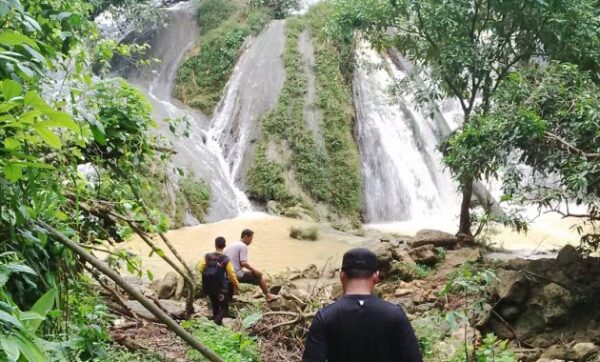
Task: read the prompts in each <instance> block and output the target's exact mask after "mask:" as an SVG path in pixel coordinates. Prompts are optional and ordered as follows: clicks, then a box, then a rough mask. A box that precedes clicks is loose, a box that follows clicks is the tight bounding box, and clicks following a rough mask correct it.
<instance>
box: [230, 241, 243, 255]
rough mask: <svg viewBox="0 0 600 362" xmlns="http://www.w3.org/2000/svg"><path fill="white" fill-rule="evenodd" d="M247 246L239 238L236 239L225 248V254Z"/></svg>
mask: <svg viewBox="0 0 600 362" xmlns="http://www.w3.org/2000/svg"><path fill="white" fill-rule="evenodd" d="M245 246H246V244H244V243H242V242H241V241H239V240H238V241H234V242H233V243H231V244H229V246H227V247H226V248H225V254H227V251H230V250H237V249H240V248H243V247H245Z"/></svg>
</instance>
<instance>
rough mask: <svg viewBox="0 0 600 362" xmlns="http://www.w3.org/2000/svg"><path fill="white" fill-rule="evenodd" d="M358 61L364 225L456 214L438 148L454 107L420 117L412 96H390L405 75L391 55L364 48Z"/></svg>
mask: <svg viewBox="0 0 600 362" xmlns="http://www.w3.org/2000/svg"><path fill="white" fill-rule="evenodd" d="M357 57H358V63H359V66H358V67H357V69H356V71H355V75H354V81H353V85H354V87H353V88H354V100H355V106H356V112H357V138H358V145H359V150H360V154H361V163H362V175H363V195H364V197H363V199H364V216H365V219H366V221H367V222H371V223H378V222H391V221H406V220H414V219H423V218H428V217H431V216H440V215H445V216H447V217H448V218H452V219H453V218H454V215H455V214H456V213H457V212H458V210H459V208H458V198H457V194H456V187H455V186H454V185H453V183H452V180H451V178H450V175H449V174H448V173H447V172H445V171H444V170H443V167H442V165H441V162H440V157H441V155H440V154H439V152H438V151H437V150H436V147H437V145H438V144H439V142H440V139H441V137H443V136H444V135H445V134H447V132H448V131H449V130H450V126H449V125H448V122H447V121H446V119H445V117H444V116H450V117H452V116H454V115H456V114H457V111H456V108H455V107H453V106H449V105H445V106H444V107H442V109H441V112H442V113H440V112H438V111H437V110H436V109H435V108H434V109H433V111H434V114H435V116H434V117H428V116H426V115H424V114H423V113H424V112H423V111H421V110H420V109H419V108H418V107H417V105H416V101H415V99H414V94H404V95H392V92H391V89H392V87H393V86H394V85H395V84H398V81H399V80H400V79H403V78H404V77H405V75H406V73H405V71H404V70H401V69H400V67H398V66H397V65H396V64H394V62H392V61H391V60H390V58H389V57H387V56H385V57H382V56H380V55H379V54H377V52H375V51H374V50H372V49H371V48H370V47H369V46H368V45H367V44H364V45H363V46H361V47H360V49H359V51H358V52H357ZM373 65H375V66H374V67H373ZM404 93H407V92H404Z"/></svg>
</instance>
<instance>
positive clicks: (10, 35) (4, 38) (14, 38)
mask: <svg viewBox="0 0 600 362" xmlns="http://www.w3.org/2000/svg"><path fill="white" fill-rule="evenodd" d="M0 44H3V45H22V44H27V45H29V46H30V47H32V48H34V49H39V47H38V45H37V43H36V42H35V40H33V39H31V38H30V37H28V36H27V35H24V34H21V33H18V32H16V31H11V30H4V31H2V32H0Z"/></svg>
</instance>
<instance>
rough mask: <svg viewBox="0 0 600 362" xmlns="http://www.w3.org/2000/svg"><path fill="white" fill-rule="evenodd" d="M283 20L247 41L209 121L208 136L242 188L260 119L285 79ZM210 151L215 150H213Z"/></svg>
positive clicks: (275, 99) (271, 105) (271, 24)
mask: <svg viewBox="0 0 600 362" xmlns="http://www.w3.org/2000/svg"><path fill="white" fill-rule="evenodd" d="M284 47H285V21H283V20H275V21H272V22H271V23H270V24H269V25H268V26H267V28H266V29H264V30H263V32H262V33H261V34H260V35H259V36H258V37H257V38H255V39H251V41H250V42H249V48H248V49H247V50H246V51H245V52H244V54H243V55H242V56H241V58H240V59H239V61H238V63H237V65H236V67H235V69H234V72H233V75H232V77H231V79H230V80H229V82H228V84H227V87H226V90H225V95H224V97H223V99H222V100H221V102H220V103H219V105H218V106H217V110H216V112H215V115H214V117H213V119H212V121H211V127H210V130H209V134H210V137H211V139H212V140H214V141H215V142H216V143H215V145H217V144H218V147H219V148H220V149H222V151H223V152H224V156H225V160H226V161H227V164H228V165H227V167H228V168H229V169H231V174H232V175H233V177H234V179H235V182H236V183H237V184H238V185H242V184H243V182H244V175H245V174H246V172H247V170H248V167H249V165H250V163H251V161H252V158H253V155H254V152H253V147H252V145H253V143H254V142H255V141H256V140H257V139H258V137H260V126H259V120H260V117H261V116H262V115H263V114H264V113H265V112H267V111H269V110H270V109H271V108H273V106H274V105H275V104H276V103H277V98H278V97H279V93H280V92H281V88H282V87H283V82H284V80H285V70H284V66H283V60H282V58H281V56H282V54H283V50H284ZM213 151H214V152H217V151H219V150H217V149H214V150H213Z"/></svg>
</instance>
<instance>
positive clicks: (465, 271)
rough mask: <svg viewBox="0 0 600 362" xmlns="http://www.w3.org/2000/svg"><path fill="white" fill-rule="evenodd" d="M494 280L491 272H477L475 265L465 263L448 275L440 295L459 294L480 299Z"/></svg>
mask: <svg viewBox="0 0 600 362" xmlns="http://www.w3.org/2000/svg"><path fill="white" fill-rule="evenodd" d="M496 279H497V277H496V274H495V273H494V272H493V271H492V270H479V268H478V266H477V264H473V263H471V262H466V263H463V264H462V265H461V266H460V268H459V269H456V270H454V271H453V272H452V273H450V275H449V276H448V280H447V282H446V285H445V286H444V289H442V291H441V295H442V296H443V295H448V294H460V295H464V296H467V297H476V298H481V297H483V295H484V294H485V290H486V288H487V286H488V285H489V284H490V283H491V282H492V281H494V280H496Z"/></svg>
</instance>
